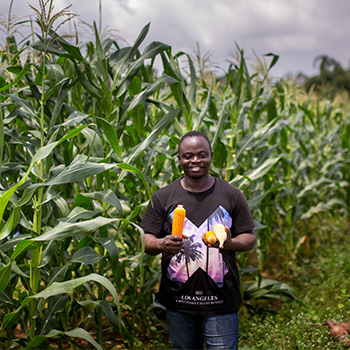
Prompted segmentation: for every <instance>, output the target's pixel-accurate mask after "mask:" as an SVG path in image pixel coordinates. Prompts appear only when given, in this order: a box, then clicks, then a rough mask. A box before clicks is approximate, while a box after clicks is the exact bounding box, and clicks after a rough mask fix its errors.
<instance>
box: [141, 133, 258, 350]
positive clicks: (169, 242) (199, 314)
mask: <svg viewBox="0 0 350 350" xmlns="http://www.w3.org/2000/svg"><path fill="white" fill-rule="evenodd" d="M212 156H213V152H212V149H211V145H210V141H209V139H208V137H207V136H206V135H205V134H203V133H201V132H199V131H191V132H188V133H187V134H185V135H184V136H183V137H182V139H181V140H180V142H179V147H178V159H179V162H180V165H181V167H182V169H183V171H184V176H183V177H181V178H180V179H177V180H175V181H174V182H172V183H171V184H169V185H168V186H166V187H164V188H162V189H160V190H158V191H157V192H156V193H154V194H153V196H152V203H151V202H150V204H149V205H148V207H147V210H146V213H145V215H144V217H143V220H142V223H141V227H142V228H143V230H144V231H145V236H146V246H145V249H146V252H147V253H148V254H150V255H157V254H160V253H162V277H161V284H160V288H159V292H158V293H157V295H156V298H157V301H158V302H160V303H161V304H162V305H163V306H164V307H165V308H166V310H167V320H168V325H169V330H170V335H171V339H172V343H173V348H174V349H186V350H187V349H203V348H204V344H205V345H206V348H207V349H208V350H210V349H233V350H234V349H238V337H239V335H238V314H237V312H238V309H239V297H240V287H239V286H240V285H239V274H238V271H237V265H236V256H235V254H236V253H235V252H241V251H247V250H250V249H252V248H253V247H254V244H255V241H256V237H255V234H254V231H253V229H254V227H255V225H254V222H253V219H252V216H251V213H250V210H249V207H248V204H247V200H246V199H245V197H244V196H243V194H242V193H241V192H240V191H239V190H238V189H237V188H235V187H233V186H232V185H230V184H229V183H228V182H226V181H225V180H222V179H219V178H216V177H213V176H211V175H210V174H209V169H210V164H211V160H212ZM179 204H181V205H183V207H184V208H185V209H186V218H185V224H184V230H183V237H179V236H176V235H172V234H171V229H172V218H173V213H174V210H175V208H176V207H177V205H179ZM217 223H221V224H223V225H224V226H225V228H226V232H227V239H226V241H225V242H224V246H223V249H220V248H219V244H218V243H215V244H213V245H210V244H209V243H208V242H207V241H206V239H205V233H206V232H207V231H212V230H213V227H214V225H215V224H217Z"/></svg>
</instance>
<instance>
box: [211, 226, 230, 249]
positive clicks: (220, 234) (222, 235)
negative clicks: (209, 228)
mask: <svg viewBox="0 0 350 350" xmlns="http://www.w3.org/2000/svg"><path fill="white" fill-rule="evenodd" d="M213 231H214V233H215V235H216V237H217V238H218V241H219V242H220V245H219V248H221V249H222V248H224V242H225V241H226V239H227V233H226V230H225V226H224V225H223V224H216V225H215V226H214V228H213Z"/></svg>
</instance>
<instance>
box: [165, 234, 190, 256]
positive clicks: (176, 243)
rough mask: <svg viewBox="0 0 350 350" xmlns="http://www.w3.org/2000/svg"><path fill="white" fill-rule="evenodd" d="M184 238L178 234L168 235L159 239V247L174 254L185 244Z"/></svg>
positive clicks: (167, 252)
mask: <svg viewBox="0 0 350 350" xmlns="http://www.w3.org/2000/svg"><path fill="white" fill-rule="evenodd" d="M184 238H187V237H186V236H184V237H180V236H176V235H168V236H165V237H164V238H162V239H160V240H159V247H160V249H161V251H162V252H163V253H166V254H170V255H174V254H177V253H179V252H180V250H181V249H182V247H183V245H184Z"/></svg>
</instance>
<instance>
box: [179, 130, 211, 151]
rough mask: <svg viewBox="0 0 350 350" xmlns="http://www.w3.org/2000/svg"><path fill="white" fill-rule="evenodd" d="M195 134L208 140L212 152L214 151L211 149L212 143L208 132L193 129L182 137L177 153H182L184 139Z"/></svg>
mask: <svg viewBox="0 0 350 350" xmlns="http://www.w3.org/2000/svg"><path fill="white" fill-rule="evenodd" d="M194 136H202V137H204V138H205V139H206V140H207V141H208V144H209V149H210V152H211V151H212V150H211V144H210V141H209V138H208V136H207V135H206V134H204V133H203V132H201V131H198V130H193V131H189V132H187V133H186V134H185V135H184V136H182V137H181V139H180V142H179V145H178V146H177V153H178V154H180V146H181V144H182V141H183V140H184V139H186V138H187V137H194Z"/></svg>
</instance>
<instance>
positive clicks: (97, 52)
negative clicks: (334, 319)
mask: <svg viewBox="0 0 350 350" xmlns="http://www.w3.org/2000/svg"><path fill="white" fill-rule="evenodd" d="M51 4H52V1H50V2H46V3H45V4H44V3H42V2H41V5H42V7H41V9H39V10H36V9H35V8H33V7H32V9H33V10H34V12H35V14H36V15H37V18H38V28H39V33H38V34H35V35H32V34H31V35H30V36H29V37H27V38H25V39H24V40H22V41H20V42H19V43H17V37H16V36H15V35H14V34H13V33H11V32H8V33H7V35H8V36H7V37H6V42H5V44H4V45H3V47H2V48H1V65H0V93H1V94H0V101H1V108H0V174H1V180H0V196H1V198H0V218H1V222H0V259H1V260H0V264H1V265H0V267H1V268H0V303H1V308H0V310H1V311H0V314H1V318H0V319H1V329H0V342H1V343H2V344H3V346H4V348H8V349H9V348H16V347H18V348H25V349H31V348H40V347H44V348H45V347H46V348H47V347H48V341H50V340H52V339H56V340H55V341H56V344H57V346H58V347H59V348H64V344H67V342H69V343H70V344H71V345H70V346H71V347H72V348H74V347H75V346H76V339H84V340H85V341H87V342H89V343H90V344H91V345H92V346H94V347H96V348H97V349H102V346H103V345H102V344H103V336H102V334H103V330H104V329H103V324H104V323H103V322H102V320H103V319H104V318H106V319H107V320H108V322H109V326H110V327H113V328H114V329H116V330H117V331H118V332H119V333H120V335H121V337H122V338H123V339H124V341H126V342H127V344H128V346H129V347H130V348H132V347H133V346H134V345H135V344H134V342H135V339H136V338H137V334H138V333H140V332H142V333H143V334H144V335H145V336H147V335H148V334H149V333H150V332H151V325H152V320H154V319H156V315H155V314H154V312H153V309H152V294H153V293H154V290H155V288H156V287H157V285H158V283H159V280H160V266H159V258H158V257H152V256H148V255H146V254H145V253H144V250H143V248H140V245H139V236H140V235H141V236H142V237H143V235H144V233H143V231H142V229H141V228H140V227H139V226H138V224H139V223H140V220H141V218H142V214H143V212H144V210H145V207H146V205H147V204H148V201H149V200H150V197H151V193H153V192H154V191H155V190H157V189H158V188H161V187H163V186H165V185H166V184H168V183H169V182H171V181H173V180H174V179H176V178H178V177H179V176H181V169H180V167H179V165H178V163H177V161H176V153H177V144H178V142H179V140H180V138H181V136H182V135H183V134H184V133H185V132H187V131H189V130H201V131H203V132H205V133H206V134H207V135H208V136H209V138H210V140H211V142H212V148H213V150H214V156H213V164H212V168H211V173H212V175H215V176H217V177H220V178H224V179H226V180H227V181H228V182H230V183H231V184H232V185H234V186H236V187H238V188H239V189H241V190H242V191H243V192H244V194H245V196H246V197H247V198H248V199H249V205H250V208H251V210H252V213H253V216H254V219H255V222H256V226H257V231H256V232H257V236H258V244H257V246H256V248H255V250H254V254H251V253H240V254H239V257H238V259H239V265H240V269H241V273H242V275H243V274H249V273H251V274H254V275H252V276H256V275H255V272H256V271H255V272H252V271H253V270H256V269H252V267H251V264H252V258H253V255H254V256H256V266H255V268H257V269H258V271H260V272H262V271H263V270H264V266H266V264H268V263H269V254H270V253H271V249H272V245H271V242H272V241H275V242H276V241H277V242H279V244H280V245H279V246H280V247H281V251H280V252H279V256H280V259H281V265H282V266H283V267H284V269H285V270H286V271H288V268H289V267H290V265H291V264H293V261H295V259H296V258H297V257H298V255H299V254H301V251H302V252H303V253H305V251H306V250H307V247H308V246H309V244H310V241H311V240H312V242H314V243H313V244H315V245H316V246H317V241H318V240H319V239H320V238H321V237H322V236H323V235H325V234H326V233H325V231H324V230H323V229H322V227H323V223H324V222H325V220H328V219H329V218H330V217H332V216H342V217H344V218H347V219H349V206H348V204H349V203H350V187H349V166H350V117H349V116H350V114H349V105H348V104H347V96H345V97H343V98H341V97H338V98H337V99H335V100H333V101H330V100H324V99H319V98H318V97H317V94H316V93H312V92H311V93H309V94H306V93H305V92H304V90H303V89H302V88H300V87H299V86H298V85H297V84H296V82H295V81H288V80H285V79H282V78H281V79H270V78H269V71H270V69H271V68H272V67H273V66H274V65H275V64H276V63H277V61H278V56H277V55H275V54H268V55H266V57H264V59H265V60H269V62H271V63H270V64H268V65H267V66H266V69H265V71H254V72H250V71H249V67H248V66H247V62H246V59H245V54H244V51H243V50H242V49H241V48H240V47H238V46H237V48H236V50H237V53H238V56H237V61H236V62H232V63H231V65H230V67H229V68H228V70H227V71H226V72H225V74H224V76H222V77H218V76H216V75H215V73H214V72H212V71H210V67H209V68H207V69H206V70H204V71H203V69H198V67H197V66H196V64H195V63H196V62H195V61H194V59H193V58H192V57H191V56H190V55H189V54H185V53H182V52H181V53H177V54H173V53H172V49H171V46H170V45H168V44H164V43H161V42H151V43H150V44H148V45H147V46H146V48H145V49H144V50H143V51H142V52H141V51H140V45H141V44H142V43H143V42H144V41H145V39H146V37H147V32H148V30H149V26H150V25H147V26H145V27H144V28H143V29H142V30H141V31H140V34H139V36H138V37H137V38H136V39H135V43H134V44H133V45H132V46H124V47H120V46H119V44H118V42H117V41H116V40H115V39H114V38H108V37H107V38H103V39H101V36H100V33H99V30H98V29H97V26H96V25H95V26H94V41H88V42H84V43H80V41H79V38H78V33H75V34H74V36H72V37H67V36H59V34H58V31H57V30H56V29H57V28H59V26H60V25H58V26H56V27H54V22H55V21H57V20H62V21H64V20H70V19H71V18H72V16H71V15H70V14H69V9H68V8H66V9H64V10H62V11H61V12H59V13H58V14H53V13H52V12H51V9H50V8H48V9H46V14H48V16H46V17H45V16H40V15H41V14H42V13H43V10H44V9H45V6H50V5H51ZM62 18H63V19H62ZM61 23H62V22H61ZM157 57H159V58H160V61H161V66H162V71H161V72H160V71H159V69H158V71H157V70H156V68H155V66H154V64H155V60H156V58H157ZM184 61H185V62H186V64H185V65H186V69H182V68H181V65H183V62H184ZM199 68H200V67H199ZM254 278H255V277H254ZM256 278H257V279H258V278H259V277H256ZM250 287H251V286H250ZM246 291H249V284H248V285H246V284H244V283H243V282H242V296H243V298H244V294H245V292H246ZM284 292H285V293H287V291H284ZM290 293H292V291H290ZM91 324H92V325H94V328H93V333H94V334H95V337H93V336H92V335H91V332H89V331H87V330H86V329H89V325H91ZM18 329H20V330H21V331H22V333H23V336H22V337H20V338H18V337H17V336H16V330H18ZM140 329H141V330H140Z"/></svg>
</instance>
